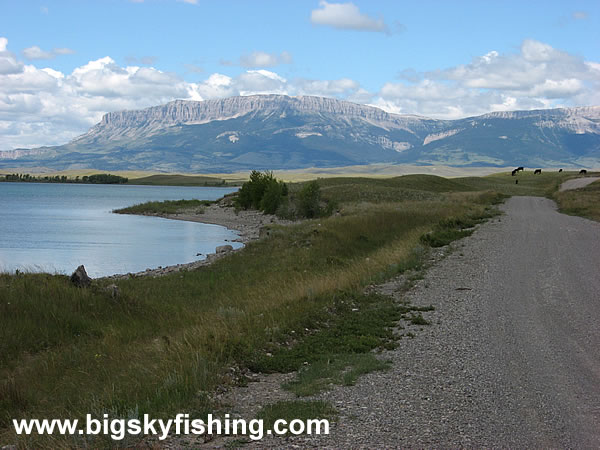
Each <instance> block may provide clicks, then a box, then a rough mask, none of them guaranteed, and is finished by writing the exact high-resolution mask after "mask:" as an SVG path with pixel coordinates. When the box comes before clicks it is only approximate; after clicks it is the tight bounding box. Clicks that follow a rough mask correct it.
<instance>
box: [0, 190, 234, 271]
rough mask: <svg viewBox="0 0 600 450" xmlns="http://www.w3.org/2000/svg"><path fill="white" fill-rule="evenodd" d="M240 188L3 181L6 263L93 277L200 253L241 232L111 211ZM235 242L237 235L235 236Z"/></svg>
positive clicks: (1, 261)
mask: <svg viewBox="0 0 600 450" xmlns="http://www.w3.org/2000/svg"><path fill="white" fill-rule="evenodd" d="M233 191H235V188H208V187H178V186H127V185H126V186H123V185H89V184H38V183H0V271H5V272H14V271H15V270H16V269H19V270H22V271H23V270H24V271H30V272H50V273H55V272H56V273H64V274H70V273H72V272H73V270H75V268H77V266H79V265H80V264H84V265H85V268H86V270H87V272H88V274H90V276H92V277H99V276H105V275H111V274H114V273H128V272H139V271H142V270H145V269H146V268H154V267H158V266H167V265H173V264H180V263H186V262H192V261H196V260H198V259H201V257H198V256H196V254H197V253H203V254H206V253H212V252H214V250H215V247H216V246H217V245H223V244H224V243H225V241H226V240H232V239H235V238H236V237H237V234H236V233H235V232H233V231H231V230H228V229H226V228H224V227H220V226H217V225H208V224H200V223H192V222H184V221H179V220H169V219H162V218H158V217H143V216H131V215H121V214H113V213H111V211H112V210H113V209H116V208H122V207H125V206H131V205H134V204H136V203H142V202H146V201H150V200H179V199H193V198H197V199H203V200H216V199H217V198H220V197H222V196H223V195H225V194H227V193H230V192H233ZM231 245H233V246H234V247H235V248H237V247H240V246H241V244H239V243H231Z"/></svg>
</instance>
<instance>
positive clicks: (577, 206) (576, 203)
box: [553, 174, 600, 222]
mask: <svg viewBox="0 0 600 450" xmlns="http://www.w3.org/2000/svg"><path fill="white" fill-rule="evenodd" d="M595 175H596V176H598V175H600V174H595ZM553 198H554V200H556V203H558V207H559V210H560V212H563V213H565V214H571V215H573V216H581V217H587V218H588V219H592V220H596V221H598V222H600V181H596V182H594V183H592V184H589V185H588V186H586V187H585V188H583V189H575V190H572V191H564V192H556V193H555V194H554V196H553Z"/></svg>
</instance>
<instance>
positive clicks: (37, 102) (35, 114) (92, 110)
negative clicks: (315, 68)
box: [0, 38, 600, 150]
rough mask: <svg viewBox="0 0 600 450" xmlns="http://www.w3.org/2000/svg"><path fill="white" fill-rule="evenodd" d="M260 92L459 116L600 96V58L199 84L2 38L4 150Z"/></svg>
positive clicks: (528, 44) (554, 55)
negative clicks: (122, 116)
mask: <svg viewBox="0 0 600 450" xmlns="http://www.w3.org/2000/svg"><path fill="white" fill-rule="evenodd" d="M276 56H278V57H281V54H280V55H276ZM250 94H288V95H317V96H325V97H336V98H341V99H347V100H350V101H355V102H358V103H366V104H372V105H375V106H379V107H381V108H383V109H385V110H387V111H390V112H395V113H405V114H420V115H424V116H429V117H434V118H448V119H454V118H459V117H466V116H471V115H478V114H483V113H486V112H489V111H503V110H515V109H533V108H550V107H556V106H573V105H590V104H600V62H594V61H584V60H582V59H581V58H580V57H577V56H573V55H570V54H568V53H566V52H563V51H560V50H557V49H555V48H553V47H551V46H550V45H548V44H545V43H542V42H537V41H532V40H528V41H524V42H523V44H522V45H521V47H520V49H519V51H517V52H516V53H513V54H502V53H499V52H497V51H489V52H487V53H486V54H484V55H482V56H479V57H476V58H474V59H473V60H472V61H471V62H469V63H467V64H462V65H457V66H455V67H450V68H446V69H439V70H435V71H432V72H416V71H414V70H410V69H406V70H403V71H402V72H401V78H400V79H396V80H394V81H389V82H387V83H384V84H383V86H382V87H381V88H380V89H379V90H378V91H377V92H370V91H368V90H366V89H364V88H363V87H362V86H361V84H360V82H359V81H357V80H353V79H351V78H348V77H342V78H339V79H333V80H322V79H308V78H303V77H296V78H293V79H288V78H286V77H283V76H281V74H278V73H276V72H275V71H274V70H267V69H265V68H259V67H254V68H252V69H247V70H243V71H242V72H241V73H238V74H237V75H233V76H229V75H225V74H220V73H212V74H207V76H206V78H205V79H204V80H202V81H199V82H196V83H190V82H187V81H185V80H183V79H182V78H181V77H179V76H178V75H176V74H174V73H169V72H164V71H161V70H158V69H156V68H154V67H145V66H139V65H135V64H131V65H126V66H122V65H119V64H117V63H116V62H115V60H113V59H112V58H110V57H108V56H107V57H104V58H100V59H97V60H93V61H89V62H88V63H86V64H84V65H82V66H79V67H77V68H75V69H74V70H73V71H72V72H71V73H62V72H60V71H58V70H55V69H53V68H50V67H45V68H37V67H36V66H34V65H32V64H24V63H23V62H21V61H19V60H18V58H17V57H16V56H15V55H14V54H13V53H11V52H10V51H9V50H8V41H7V40H6V39H5V38H0V150H10V149H12V148H17V147H36V146H41V145H56V144H63V143H65V142H68V141H69V140H71V139H72V138H74V137H76V136H77V135H79V134H81V133H84V132H85V131H87V129H88V128H89V127H90V126H92V125H94V124H95V123H97V122H98V121H99V120H100V118H101V117H102V115H103V114H104V113H107V112H110V111H119V110H124V109H140V108H145V107H149V106H154V105H159V104H164V103H167V102H169V101H171V100H175V99H189V100H206V99H215V98H224V97H230V96H235V95H250Z"/></svg>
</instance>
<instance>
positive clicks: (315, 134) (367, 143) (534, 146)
mask: <svg viewBox="0 0 600 450" xmlns="http://www.w3.org/2000/svg"><path fill="white" fill-rule="evenodd" d="M372 163H389V164H418V165H429V164H433V165H435V164H444V165H448V166H462V167H466V166H498V167H505V166H513V165H514V166H517V165H518V166H529V167H533V166H536V167H538V166H539V167H558V166H561V167H562V166H565V167H600V106H589V107H578V108H560V109H546V110H531V111H513V112H493V113H489V114H485V115H482V116H476V117H469V118H465V119H459V120H436V119H430V118H426V117H421V116H416V115H400V114H391V113H387V112H385V111H383V110H381V109H379V108H375V107H372V106H366V105H359V104H356V103H351V102H347V101H342V100H336V99H332V98H323V97H312V96H299V97H289V96H284V95H252V96H243V97H231V98H226V99H221V100H207V101H201V102H196V101H183V100H176V101H173V102H170V103H167V104H166V105H161V106H154V107H150V108H146V109H142V110H136V111H120V112H112V113H108V114H105V115H104V116H103V117H102V120H101V121H100V122H99V123H98V124H96V125H95V126H94V127H92V128H91V129H90V130H89V131H88V132H87V133H85V134H83V135H81V136H79V137H77V138H76V139H74V140H73V141H71V142H69V143H68V144H65V145H60V146H55V147H41V148H37V149H16V150H11V151H5V152H0V167H33V166H35V167H47V168H50V169H56V170H65V169H87V168H93V169H102V170H154V171H164V172H197V173H202V172H204V173H209V172H213V173H214V172H233V171H245V170H249V169H260V170H264V169H298V168H306V167H340V166H349V165H363V164H372Z"/></svg>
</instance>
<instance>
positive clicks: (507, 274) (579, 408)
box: [259, 197, 600, 448]
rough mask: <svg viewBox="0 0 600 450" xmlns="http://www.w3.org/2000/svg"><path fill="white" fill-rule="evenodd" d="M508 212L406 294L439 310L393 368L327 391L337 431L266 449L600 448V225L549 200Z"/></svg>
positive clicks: (516, 205)
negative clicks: (564, 212) (560, 210)
mask: <svg viewBox="0 0 600 450" xmlns="http://www.w3.org/2000/svg"><path fill="white" fill-rule="evenodd" d="M503 209H504V211H505V212H506V214H505V215H503V216H501V217H500V218H498V219H494V220H493V221H491V222H489V223H487V224H485V225H483V226H481V227H480V228H479V229H478V230H477V231H476V232H475V233H474V234H473V236H472V237H470V238H467V239H465V240H463V241H461V242H459V243H457V244H455V245H456V249H455V250H454V251H453V252H451V253H450V254H449V255H448V256H447V257H446V258H444V259H442V260H441V261H440V262H439V263H438V264H436V265H434V266H433V267H431V268H430V269H429V270H428V272H427V274H426V276H425V278H424V279H423V280H421V281H419V282H418V284H417V286H416V287H415V288H414V289H412V290H411V291H410V292H409V293H408V294H407V295H408V296H409V298H410V300H411V301H412V302H413V303H414V304H418V305H430V304H431V305H434V306H435V308H436V309H435V311H433V312H428V313H424V316H425V317H426V318H427V319H428V320H430V321H432V325H430V326H425V327H422V329H420V328H421V327H414V328H413V329H414V332H415V335H416V337H415V338H413V339H410V338H404V339H402V340H401V342H400V347H399V348H398V349H397V350H394V351H391V352H387V353H385V354H384V355H383V357H384V358H387V359H391V360H392V361H393V367H392V369H391V370H390V371H387V372H378V373H371V374H368V375H366V376H364V377H362V378H361V379H359V381H358V383H357V385H356V386H354V387H351V388H348V387H343V388H342V387H339V388H335V389H334V390H332V391H330V392H327V393H325V394H322V395H321V398H323V399H326V400H329V401H330V402H332V403H333V404H334V405H335V406H336V408H337V409H338V410H339V411H340V415H339V417H338V421H337V424H336V425H335V426H333V427H332V433H331V434H330V435H329V436H320V437H295V438H289V439H285V440H271V441H270V442H269V440H265V441H263V442H262V443H261V444H260V445H259V446H269V445H274V446H300V447H320V448H323V447H328V448H367V447H368V448H391V447H442V448H449V447H451V448H456V447H510V448H540V447H544V448H548V447H552V448H557V447H558V448H572V447H575V448H600V273H599V272H600V224H599V223H596V222H592V221H589V220H586V219H582V218H578V217H572V216H566V215H562V214H559V213H558V212H556V208H555V205H554V203H553V202H552V201H550V200H548V199H544V198H535V197H513V198H511V199H510V200H508V201H507V203H506V204H505V205H503ZM397 287H398V286H395V285H394V282H393V281H392V282H390V283H387V284H386V285H385V286H382V287H381V288H382V289H384V290H386V291H392V292H393V291H394V289H395V288H397Z"/></svg>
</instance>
